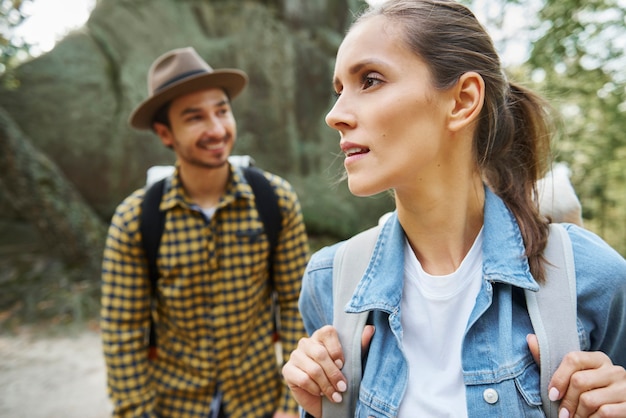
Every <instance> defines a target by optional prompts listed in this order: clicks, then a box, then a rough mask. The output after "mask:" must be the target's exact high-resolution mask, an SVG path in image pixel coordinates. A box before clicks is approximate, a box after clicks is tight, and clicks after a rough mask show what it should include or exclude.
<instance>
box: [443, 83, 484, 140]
mask: <svg viewBox="0 0 626 418" xmlns="http://www.w3.org/2000/svg"><path fill="white" fill-rule="evenodd" d="M452 94H453V99H454V106H453V108H452V110H451V112H450V115H449V122H448V128H449V129H450V130H452V131H459V130H461V129H463V128H465V127H466V126H468V125H471V124H472V123H473V122H474V121H476V120H477V119H478V116H479V115H480V111H481V110H482V108H483V103H484V101H485V81H484V80H483V78H482V77H481V75H480V74H478V73H476V72H473V71H470V72H467V73H465V74H463V75H462V76H461V77H460V78H459V81H457V83H456V84H455V85H454V87H452Z"/></svg>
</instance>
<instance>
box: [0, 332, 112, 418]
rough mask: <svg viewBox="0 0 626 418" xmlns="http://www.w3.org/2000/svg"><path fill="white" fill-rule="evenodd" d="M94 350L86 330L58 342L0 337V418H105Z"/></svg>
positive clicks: (23, 335) (94, 339)
mask: <svg viewBox="0 0 626 418" xmlns="http://www.w3.org/2000/svg"><path fill="white" fill-rule="evenodd" d="M100 347H101V346H100V335H99V334H98V332H96V331H93V330H89V329H84V330H81V331H79V332H72V333H71V335H69V336H63V337H42V336H41V335H40V334H37V333H34V332H33V331H32V330H28V329H26V330H24V331H23V332H22V331H21V332H20V333H19V334H18V335H6V334H4V335H3V334H0V417H3V418H105V417H108V416H110V410H111V406H110V403H109V401H108V399H107V396H106V383H105V371H104V360H103V357H102V352H101V348H100Z"/></svg>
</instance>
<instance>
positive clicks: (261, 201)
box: [243, 167, 282, 342]
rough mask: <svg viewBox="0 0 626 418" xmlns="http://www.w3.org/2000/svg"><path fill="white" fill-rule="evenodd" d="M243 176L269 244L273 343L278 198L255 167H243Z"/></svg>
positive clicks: (275, 336) (279, 224)
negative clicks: (251, 193) (250, 189)
mask: <svg viewBox="0 0 626 418" xmlns="http://www.w3.org/2000/svg"><path fill="white" fill-rule="evenodd" d="M243 175H244V177H245V178H246V180H247V181H248V184H249V185H250V187H252V192H253V193H254V197H255V200H256V210H257V211H258V212H259V217H260V218H261V221H262V222H263V228H264V229H265V233H266V234H267V239H268V240H269V242H270V255H269V285H270V292H271V297H272V320H273V322H274V334H273V339H274V342H277V341H278V340H280V335H279V333H278V329H279V328H280V326H279V324H280V320H279V309H278V298H277V295H276V291H275V288H274V256H275V254H276V247H277V246H278V235H279V234H280V229H281V227H282V216H281V214H280V207H279V206H278V196H276V192H275V191H274V188H273V187H272V185H271V184H270V182H269V180H267V178H266V177H265V176H264V175H263V172H262V171H261V170H259V169H258V168H256V167H245V168H244V169H243Z"/></svg>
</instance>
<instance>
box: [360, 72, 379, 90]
mask: <svg viewBox="0 0 626 418" xmlns="http://www.w3.org/2000/svg"><path fill="white" fill-rule="evenodd" d="M380 82H382V79H381V78H380V76H379V75H377V74H373V73H369V74H367V75H365V76H364V77H363V80H362V84H363V90H366V89H368V88H370V87H374V86H376V85H377V84H379V83H380Z"/></svg>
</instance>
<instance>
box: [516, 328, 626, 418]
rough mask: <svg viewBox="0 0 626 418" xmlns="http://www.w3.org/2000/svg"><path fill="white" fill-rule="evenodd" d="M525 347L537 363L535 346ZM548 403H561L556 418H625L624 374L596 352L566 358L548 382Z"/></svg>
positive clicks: (531, 343) (530, 342) (531, 337)
mask: <svg viewBox="0 0 626 418" xmlns="http://www.w3.org/2000/svg"><path fill="white" fill-rule="evenodd" d="M527 341H528V347H529V348H530V351H531V353H532V355H533V357H534V358H535V361H536V362H537V364H540V363H539V344H538V342H537V337H536V336H535V335H534V334H531V335H529V336H528V338H527ZM549 387H550V389H549V390H550V392H549V397H550V400H552V401H556V400H559V399H560V400H561V406H560V407H559V418H568V417H583V418H584V417H626V370H624V368H623V367H621V366H616V365H614V364H613V362H612V361H611V359H610V358H609V357H608V356H607V355H606V354H604V353H602V352H600V351H594V352H586V351H574V352H571V353H569V354H567V355H566V356H565V357H564V358H563V361H562V362H561V365H560V366H559V367H558V369H557V370H556V372H554V375H553V376H552V379H551V381H550V385H549Z"/></svg>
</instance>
